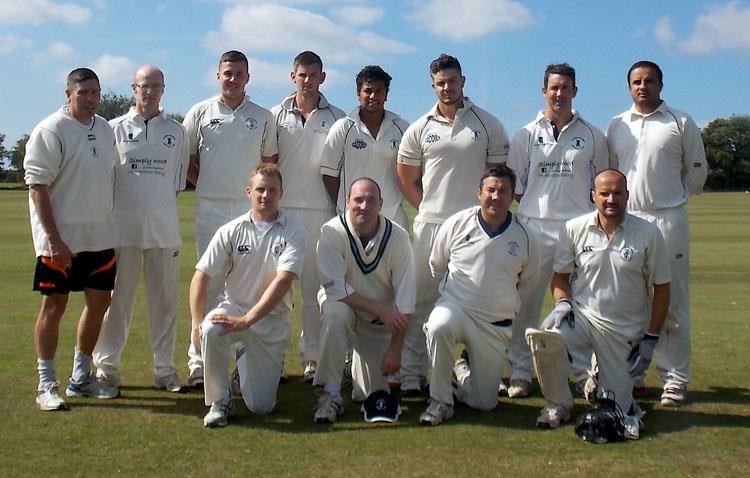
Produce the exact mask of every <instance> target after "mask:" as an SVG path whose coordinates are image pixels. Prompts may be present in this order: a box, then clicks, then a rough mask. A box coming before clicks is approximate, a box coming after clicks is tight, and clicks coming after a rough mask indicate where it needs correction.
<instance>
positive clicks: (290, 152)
mask: <svg viewBox="0 0 750 478" xmlns="http://www.w3.org/2000/svg"><path fill="white" fill-rule="evenodd" d="M291 79H292V83H294V87H295V90H294V92H293V93H292V94H291V95H289V96H287V97H286V98H284V100H283V101H282V102H281V104H280V105H278V106H275V107H273V108H272V109H271V112H272V113H273V117H274V120H275V128H276V129H275V131H276V132H277V137H278V148H279V154H278V156H277V157H274V158H272V161H274V162H277V164H278V165H279V170H280V171H281V174H282V175H283V176H284V178H286V181H287V184H294V185H304V187H301V186H300V187H295V188H293V189H292V190H291V191H290V192H289V194H285V195H284V197H283V198H282V200H281V207H283V208H284V210H285V211H286V212H287V213H288V214H289V215H290V216H291V217H293V218H295V219H297V221H298V222H299V223H300V224H302V225H303V226H304V228H305V233H306V235H307V241H308V242H307V251H306V255H307V257H309V258H311V260H308V261H306V262H305V265H304V269H303V270H302V273H301V274H300V286H301V296H302V335H301V337H300V340H299V351H300V356H301V359H302V366H303V375H304V379H305V380H306V381H308V382H312V380H313V377H314V376H315V368H316V366H317V363H318V341H319V336H320V311H319V309H318V302H317V293H318V287H319V286H320V281H319V279H318V269H317V267H316V264H315V261H314V260H312V257H313V255H314V254H315V244H316V243H317V241H318V236H319V235H320V226H322V225H323V224H324V223H325V222H326V221H328V220H329V219H330V218H331V217H333V216H334V215H335V212H334V205H333V203H332V202H331V200H330V198H329V197H328V194H327V193H326V190H325V187H323V183H322V181H321V180H320V179H319V178H320V163H321V160H322V157H323V144H324V143H325V140H326V135H327V134H328V131H329V130H330V129H331V126H333V124H334V123H335V122H336V121H337V120H339V119H341V118H343V117H344V112H343V111H342V110H340V109H338V108H336V107H335V106H333V105H332V104H330V103H329V102H328V100H327V99H326V97H325V96H324V95H323V93H321V92H320V85H321V84H323V82H324V81H325V79H326V74H325V72H324V71H323V61H322V60H321V59H320V57H319V56H318V55H317V54H316V53H314V52H311V51H303V52H302V53H300V54H298V55H297V56H296V57H295V58H294V64H293V70H292V72H291Z"/></svg>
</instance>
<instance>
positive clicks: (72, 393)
mask: <svg viewBox="0 0 750 478" xmlns="http://www.w3.org/2000/svg"><path fill="white" fill-rule="evenodd" d="M65 395H67V396H69V397H92V398H103V399H106V398H117V397H119V396H120V389H119V388H118V387H112V386H109V385H107V384H106V383H104V382H100V381H98V380H97V379H96V378H95V377H94V376H93V375H90V376H89V378H88V379H86V381H85V382H83V383H73V382H72V381H69V382H68V388H66V389H65Z"/></svg>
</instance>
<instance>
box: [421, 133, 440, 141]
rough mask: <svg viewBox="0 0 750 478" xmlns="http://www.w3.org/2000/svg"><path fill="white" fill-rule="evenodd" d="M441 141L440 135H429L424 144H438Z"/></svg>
mask: <svg viewBox="0 0 750 478" xmlns="http://www.w3.org/2000/svg"><path fill="white" fill-rule="evenodd" d="M438 141H440V135H439V134H434V133H433V134H428V135H427V137H426V138H425V140H424V142H425V143H427V144H432V143H437V142H438Z"/></svg>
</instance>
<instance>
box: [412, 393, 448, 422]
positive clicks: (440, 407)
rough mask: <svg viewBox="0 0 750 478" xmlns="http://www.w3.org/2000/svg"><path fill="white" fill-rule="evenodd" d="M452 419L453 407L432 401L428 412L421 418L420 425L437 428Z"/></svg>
mask: <svg viewBox="0 0 750 478" xmlns="http://www.w3.org/2000/svg"><path fill="white" fill-rule="evenodd" d="M452 417H453V405H448V404H447V403H443V402H438V401H437V400H434V399H430V405H429V406H428V407H427V410H425V411H424V413H422V414H421V415H420V416H419V423H421V424H422V425H429V426H435V425H440V424H441V423H443V422H444V421H445V420H448V419H450V418H452Z"/></svg>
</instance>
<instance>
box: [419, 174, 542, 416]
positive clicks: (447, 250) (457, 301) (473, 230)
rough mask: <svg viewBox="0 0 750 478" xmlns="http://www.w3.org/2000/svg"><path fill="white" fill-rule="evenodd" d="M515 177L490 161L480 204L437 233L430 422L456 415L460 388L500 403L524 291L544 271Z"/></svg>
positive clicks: (428, 329)
mask: <svg viewBox="0 0 750 478" xmlns="http://www.w3.org/2000/svg"><path fill="white" fill-rule="evenodd" d="M515 182H516V178H515V174H514V173H513V171H512V170H511V169H510V168H508V167H507V166H505V165H494V166H491V167H490V168H488V169H487V171H486V172H485V173H484V174H483V175H482V177H481V180H480V182H479V188H478V189H477V190H476V191H477V193H476V194H477V197H478V199H479V206H473V207H470V208H468V209H464V210H463V211H459V212H457V213H456V214H454V215H452V216H451V217H450V218H448V219H447V220H446V221H445V222H444V223H443V225H442V226H440V229H439V230H438V232H437V236H436V238H435V242H434V244H433V246H432V252H431V254H430V271H431V272H432V276H433V277H434V278H435V279H436V280H439V281H440V284H441V285H440V298H439V299H438V301H437V303H436V304H435V308H434V309H433V310H432V312H431V313H430V316H429V318H428V319H427V323H426V324H425V326H424V330H425V335H426V336H427V349H428V351H429V355H430V361H431V364H432V376H431V379H430V404H429V406H428V407H427V410H426V411H425V412H424V413H423V414H422V415H421V416H420V418H419V421H420V422H421V423H422V424H423V425H438V424H440V423H441V422H443V421H444V420H447V419H449V418H451V417H452V416H453V396H454V393H455V396H456V397H457V398H458V400H459V401H461V402H463V403H465V404H466V405H469V406H470V407H472V408H476V409H479V410H492V409H493V408H495V406H496V405H497V390H498V387H499V385H500V381H501V380H502V368H503V364H504V363H505V361H506V360H507V353H508V349H509V348H510V346H511V340H512V336H511V331H512V330H513V321H514V319H515V318H516V315H517V314H518V310H519V308H520V306H521V303H522V300H523V298H522V296H521V294H520V291H521V290H525V288H524V286H525V285H526V282H530V283H534V282H535V281H536V280H537V276H538V274H539V263H538V258H539V256H538V255H537V253H536V250H535V244H534V240H533V239H532V238H531V237H530V236H529V234H528V232H527V231H526V228H525V227H524V226H523V225H522V224H521V223H520V222H519V221H518V218H516V217H515V216H514V215H513V214H512V213H511V212H510V211H509V210H508V208H510V205H511V204H512V203H513V191H514V190H515ZM526 290H528V289H526ZM457 343H463V344H464V345H465V346H466V349H467V355H468V361H467V359H464V358H462V359H460V360H459V361H458V362H456V363H455V366H454V359H453V357H454V355H453V350H454V347H455V345H456V344H457ZM454 374H455V379H456V382H457V388H456V389H455V391H454V387H453V386H452V384H451V381H452V376H453V375H454Z"/></svg>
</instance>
